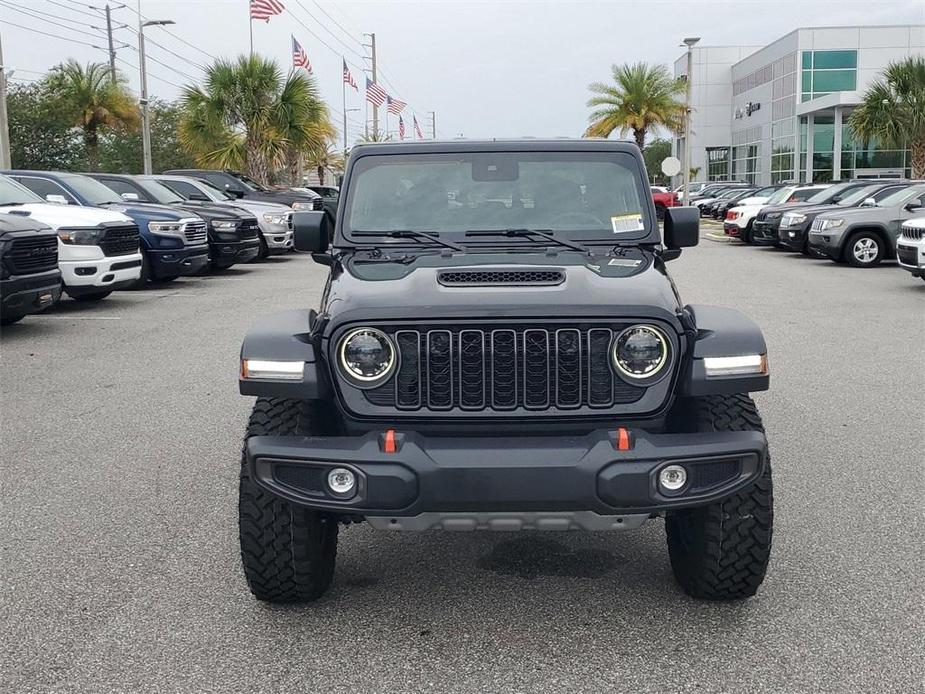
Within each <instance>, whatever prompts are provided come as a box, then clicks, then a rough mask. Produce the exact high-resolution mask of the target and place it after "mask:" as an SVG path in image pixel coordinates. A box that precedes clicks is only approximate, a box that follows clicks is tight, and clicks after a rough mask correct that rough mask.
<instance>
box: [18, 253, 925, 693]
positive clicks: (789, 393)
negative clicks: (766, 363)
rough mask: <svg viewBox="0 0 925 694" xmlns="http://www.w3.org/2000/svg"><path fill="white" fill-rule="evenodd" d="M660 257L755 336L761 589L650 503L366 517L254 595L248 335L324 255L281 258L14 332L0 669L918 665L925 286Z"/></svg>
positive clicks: (447, 671)
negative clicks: (242, 354) (620, 526)
mask: <svg viewBox="0 0 925 694" xmlns="http://www.w3.org/2000/svg"><path fill="white" fill-rule="evenodd" d="M670 270H671V272H672V273H673V275H674V277H675V279H676V282H677V284H678V288H679V290H680V291H681V294H682V296H683V297H684V299H685V301H687V302H691V303H718V304H725V305H729V306H733V307H736V308H739V309H741V310H743V311H745V312H746V313H748V314H749V315H750V316H751V317H752V318H754V319H755V320H756V321H758V322H759V323H760V324H761V325H762V327H763V329H764V331H765V335H766V337H767V340H768V343H769V351H770V359H771V367H772V390H771V391H770V392H768V393H763V394H759V396H758V397H757V399H758V402H759V405H760V407H761V409H762V414H763V416H764V418H765V423H766V425H767V429H768V436H769V439H770V444H771V451H772V455H773V460H774V473H775V482H776V485H775V486H776V489H775V495H776V521H777V522H776V527H775V538H774V549H773V553H772V560H771V567H770V572H769V575H768V578H767V581H766V582H765V584H764V586H763V588H762V589H761V590H760V592H759V594H758V596H757V597H756V598H754V599H752V600H749V601H747V602H744V603H740V604H708V603H698V602H695V601H693V600H691V599H689V598H687V597H686V596H685V595H684V594H683V593H682V592H681V590H680V589H679V588H678V587H677V586H676V585H675V583H674V581H673V578H672V575H671V570H670V567H669V564H668V555H667V550H666V548H665V540H664V528H663V523H662V522H661V521H652V522H650V523H648V524H647V525H646V526H644V527H643V529H641V530H638V531H635V532H628V533H607V534H596V535H590V534H578V533H570V534H532V533H531V534H514V535H508V534H491V533H475V534H443V533H428V534H398V533H396V534H386V533H382V532H376V531H374V530H372V529H371V528H369V527H367V526H353V527H350V528H347V529H346V530H344V531H342V533H341V536H340V539H341V542H340V547H339V557H338V559H339V563H338V568H337V573H336V576H335V579H334V584H333V586H332V589H331V590H330V592H329V593H328V595H327V596H326V597H325V598H323V599H322V600H321V601H320V602H318V603H316V604H314V605H310V606H304V607H269V606H266V605H263V604H260V603H258V602H256V601H255V600H254V599H253V598H252V597H251V595H250V594H249V593H248V591H247V587H246V585H245V582H244V579H243V576H242V574H241V571H240V566H239V557H238V544H237V534H236V533H237V525H236V523H237V519H236V506H235V504H236V493H237V476H238V457H239V452H240V445H241V435H242V431H243V428H244V424H245V420H246V417H247V414H248V411H249V408H250V405H251V401H250V399H249V398H244V397H241V396H239V395H238V394H237V380H236V379H237V368H238V349H239V346H240V341H241V338H242V337H243V335H244V333H245V332H246V330H247V328H248V326H249V325H250V324H251V323H252V322H253V321H254V320H255V319H256V318H257V317H258V316H260V315H262V314H265V313H267V312H270V311H275V310H281V309H285V308H292V307H297V306H311V305H315V303H316V301H317V298H318V296H319V293H320V290H321V289H322V286H323V279H324V273H325V272H326V268H323V267H321V266H318V265H314V264H313V263H312V262H311V260H310V259H309V258H308V257H306V256H289V257H286V258H281V259H271V260H269V261H267V262H265V263H262V264H258V265H252V266H245V267H241V268H237V267H236V268H233V269H231V270H229V271H226V272H224V273H221V274H219V275H217V276H213V277H207V278H195V279H183V280H178V281H176V282H174V283H171V284H169V285H162V286H158V287H154V288H151V289H148V290H146V291H139V292H120V293H117V294H114V295H113V296H112V297H110V298H109V299H107V300H105V301H103V302H101V303H99V304H98V305H96V306H89V305H79V304H76V303H74V302H71V301H66V302H64V303H63V304H62V305H61V306H59V307H58V308H57V309H56V310H54V311H53V312H52V313H49V314H47V315H42V316H37V317H28V318H26V319H25V320H24V321H23V322H22V323H20V324H18V325H16V326H11V327H9V328H5V329H4V332H3V335H2V337H0V395H2V400H0V402H2V417H0V429H2V440H0V444H2V445H0V449H2V463H3V464H2V469H3V473H4V474H3V475H2V478H0V479H2V483H0V484H2V495H3V503H2V506H0V523H2V527H3V529H4V532H3V536H2V540H0V545H2V566H3V571H2V574H3V579H2V581H0V591H2V600H0V619H2V622H0V649H2V652H3V658H2V662H3V665H2V667H0V690H2V691H8V692H33V691H36V692H51V691H55V692H100V691H125V692H143V691H144V692H147V691H158V692H173V691H177V692H180V691H183V692H186V691H190V692H192V691H196V692H200V691H202V692H212V691H215V692H219V691H301V692H325V693H335V692H447V691H465V692H564V691H582V692H585V691H587V692H591V691H594V692H604V691H613V692H634V693H636V692H650V691H651V692H746V691H747V692H871V691H877V692H903V693H906V692H912V691H921V686H922V682H923V680H925V646H923V643H925V641H923V626H922V625H923V623H925V603H923V600H922V595H923V594H925V578H923V576H925V555H923V543H922V537H923V531H925V523H923V515H925V514H923V508H925V505H923V498H925V474H923V473H925V468H923V465H925V462H923V461H925V425H923V422H925V419H923V413H925V387H923V386H925V347H923V345H925V311H923V306H925V303H923V302H925V283H923V282H921V281H920V280H915V279H913V278H911V277H910V276H909V275H907V274H906V273H904V272H902V271H900V270H899V269H897V268H896V267H895V266H892V265H888V266H884V267H880V268H876V269H871V270H856V269H853V268H849V267H846V266H839V265H835V264H834V263H830V262H828V261H820V260H812V259H808V258H804V257H802V256H798V255H793V254H785V253H782V252H778V251H775V250H773V249H759V248H744V247H734V246H731V245H726V244H720V243H712V242H710V241H704V242H702V243H701V246H699V247H697V248H695V249H690V250H685V251H684V254H683V256H682V257H681V258H680V259H679V260H677V261H674V262H672V263H671V264H670Z"/></svg>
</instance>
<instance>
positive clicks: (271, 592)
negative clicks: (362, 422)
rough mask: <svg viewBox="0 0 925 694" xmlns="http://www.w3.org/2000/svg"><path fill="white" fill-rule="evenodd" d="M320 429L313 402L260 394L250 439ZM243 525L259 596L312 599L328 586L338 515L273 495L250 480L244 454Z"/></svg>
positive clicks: (245, 560) (248, 573)
mask: <svg viewBox="0 0 925 694" xmlns="http://www.w3.org/2000/svg"><path fill="white" fill-rule="evenodd" d="M319 433H323V427H322V426H321V417H320V416H319V414H318V412H317V410H316V409H315V408H314V407H313V406H312V405H311V404H310V403H308V402H305V401H302V400H282V399H277V398H258V399H257V402H256V403H255V404H254V409H253V412H252V413H251V416H250V421H249V422H248V425H247V434H246V437H245V441H246V439H247V438H250V437H251V436H287V435H290V436H310V435H312V434H316V435H317V434H319ZM238 530H239V537H240V542H241V562H242V564H243V566H244V575H245V577H246V578H247V584H248V586H249V587H250V590H251V593H253V594H254V596H255V597H256V598H257V599H258V600H264V601H266V602H309V601H312V600H317V599H318V598H320V597H321V596H322V595H323V594H324V592H325V591H326V590H327V589H328V586H329V585H330V584H331V579H332V578H333V576H334V564H335V559H336V556H337V519H336V518H333V517H331V516H327V515H325V514H321V513H317V512H314V511H309V510H308V509H306V508H304V507H301V506H298V505H296V504H291V503H289V502H287V501H284V500H283V499H280V498H279V497H276V496H274V495H273V494H270V493H269V492H268V491H266V490H265V489H263V488H262V487H260V486H259V485H258V484H257V483H256V482H254V480H252V479H251V477H250V471H249V470H248V466H247V460H246V458H245V456H244V455H243V454H242V456H241V476H240V483H239V487H238Z"/></svg>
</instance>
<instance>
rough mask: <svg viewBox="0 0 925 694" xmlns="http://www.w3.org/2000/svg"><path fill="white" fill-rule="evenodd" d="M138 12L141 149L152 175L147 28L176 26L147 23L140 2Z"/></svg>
mask: <svg viewBox="0 0 925 694" xmlns="http://www.w3.org/2000/svg"><path fill="white" fill-rule="evenodd" d="M138 4H139V12H138V71H139V72H140V73H141V80H140V81H141V98H140V99H139V100H138V101H139V103H140V104H141V149H142V158H143V166H144V173H145V175H150V174H151V173H152V171H151V169H152V167H151V121H150V119H149V117H148V74H147V71H146V70H145V27H153V26H164V25H165V24H176V22H174V21H173V20H172V19H149V20H147V21H145V20H143V19H142V18H141V8H140V5H141V2H140V0H139V3H138Z"/></svg>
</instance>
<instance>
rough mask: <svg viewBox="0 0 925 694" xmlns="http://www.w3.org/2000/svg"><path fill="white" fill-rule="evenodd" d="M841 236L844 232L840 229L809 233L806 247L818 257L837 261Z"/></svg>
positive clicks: (839, 253)
mask: <svg viewBox="0 0 925 694" xmlns="http://www.w3.org/2000/svg"><path fill="white" fill-rule="evenodd" d="M843 236H844V232H843V231H842V230H840V229H838V230H831V231H828V230H826V231H810V232H809V241H808V242H807V246H808V247H809V249H810V250H811V251H813V252H814V253H816V254H818V255H823V256H825V257H827V258H833V259H837V258H838V257H839V256H840V255H841V240H842V237H843Z"/></svg>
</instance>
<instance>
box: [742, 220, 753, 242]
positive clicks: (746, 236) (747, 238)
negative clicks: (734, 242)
mask: <svg viewBox="0 0 925 694" xmlns="http://www.w3.org/2000/svg"><path fill="white" fill-rule="evenodd" d="M739 238H740V239H742V241H744V242H745V243H747V244H748V245H749V246H751V245H752V223H751V221H749V223H748V224H746V225H745V228H744V229H743V230H742V231H740V232H739Z"/></svg>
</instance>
